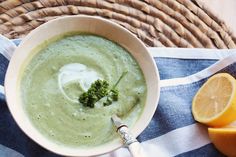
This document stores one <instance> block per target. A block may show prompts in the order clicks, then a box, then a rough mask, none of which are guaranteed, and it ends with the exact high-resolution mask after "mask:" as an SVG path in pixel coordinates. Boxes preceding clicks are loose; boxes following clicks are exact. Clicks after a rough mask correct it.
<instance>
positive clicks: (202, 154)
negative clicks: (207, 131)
mask: <svg viewBox="0 0 236 157" xmlns="http://www.w3.org/2000/svg"><path fill="white" fill-rule="evenodd" d="M183 138H184V137H183ZM193 140H194V139H193ZM176 157H225V156H224V155H223V154H221V153H220V152H219V151H217V150H216V149H215V147H214V146H213V144H208V145H206V146H203V147H201V148H199V149H195V150H193V151H189V152H186V153H183V154H180V155H177V156H176Z"/></svg>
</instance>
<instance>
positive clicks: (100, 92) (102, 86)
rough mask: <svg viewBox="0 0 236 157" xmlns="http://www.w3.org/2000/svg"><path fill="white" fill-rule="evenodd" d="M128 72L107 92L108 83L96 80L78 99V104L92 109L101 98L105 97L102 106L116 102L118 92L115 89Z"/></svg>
mask: <svg viewBox="0 0 236 157" xmlns="http://www.w3.org/2000/svg"><path fill="white" fill-rule="evenodd" d="M127 73H128V72H127V71H126V72H123V73H122V75H121V76H120V78H119V79H118V81H117V82H116V83H115V84H114V85H113V86H112V88H111V89H110V90H109V83H108V82H107V81H106V80H99V79H98V80H96V81H95V82H94V83H92V85H91V86H90V88H89V89H88V91H87V92H84V93H82V94H81V95H80V97H79V102H80V103H81V104H83V105H84V106H85V107H90V108H94V105H95V103H96V102H98V101H99V100H100V99H102V98H103V97H106V101H105V102H104V103H103V105H104V106H108V105H111V104H112V102H113V101H118V97H119V91H118V90H117V89H116V87H117V85H118V84H119V82H120V80H121V79H122V78H123V77H124V76H125V75H126V74H127Z"/></svg>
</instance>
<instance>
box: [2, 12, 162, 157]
mask: <svg viewBox="0 0 236 157" xmlns="http://www.w3.org/2000/svg"><path fill="white" fill-rule="evenodd" d="M73 31H79V32H89V33H93V34H96V35H99V36H102V37H105V38H108V39H110V40H112V41H115V42H117V43H119V44H120V45H121V46H123V47H124V48H126V49H127V50H128V51H129V52H130V53H131V55H132V56H133V57H134V58H135V59H136V61H137V62H138V63H139V65H140V67H141V69H142V71H143V73H144V77H145V79H146V83H147V99H146V104H145V107H144V110H143V112H142V114H141V116H140V118H139V119H138V121H137V122H136V124H135V125H134V127H133V128H130V129H131V132H132V133H133V135H134V136H138V135H139V134H140V133H141V132H142V131H143V130H144V129H145V128H146V127H147V125H148V123H149V122H150V120H151V118H152V116H153V114H154V112H155V110H156V107H157V104H158V100H159V95H160V86H159V82H160V81H159V73H158V70H157V67H156V65H155V62H154V60H153V58H152V57H151V55H150V54H149V53H148V50H147V48H146V47H145V45H144V44H143V43H142V42H141V41H140V40H139V39H138V38H137V37H135V36H134V35H133V34H131V33H130V32H129V31H127V30H126V29H124V28H123V27H121V26H119V25H117V24H115V23H113V22H110V21H108V20H105V19H102V18H99V17H91V16H67V17H62V18H58V19H56V20H52V21H50V22H47V23H45V24H43V25H41V26H39V27H38V28H36V29H35V30H33V31H32V32H31V33H29V34H28V35H27V36H26V37H25V38H24V39H23V41H22V42H21V44H20V45H19V46H18V47H17V48H16V50H15V52H14V54H13V56H12V58H11V61H10V63H9V66H8V69H7V73H6V78H5V93H6V100H7V104H8V107H9V109H10V112H11V114H12V115H13V117H14V119H15V121H16V122H17V124H18V125H19V127H20V128H21V129H22V130H23V131H24V132H25V134H27V135H28V136H29V137H30V138H31V139H32V140H34V141H35V142H37V143H38V144H39V145H41V146H42V147H44V148H46V149H48V150H50V151H52V152H54V153H57V154H60V155H65V156H93V155H98V154H104V153H107V152H110V151H112V150H115V149H117V148H119V147H121V146H122V142H121V140H119V139H115V140H113V141H111V142H109V143H106V144H103V145H99V146H97V147H93V148H91V149H89V148H87V149H82V148H76V149H75V148H70V147H66V146H62V145H58V144H56V143H54V142H53V141H51V140H48V139H47V138H46V137H45V136H43V135H42V134H41V133H40V132H39V131H38V130H37V129H36V128H35V127H34V126H33V125H32V123H31V122H30V120H29V118H28V117H27V114H26V112H25V111H24V108H23V105H24V104H22V100H21V96H20V88H19V87H20V76H21V75H20V73H22V71H23V68H24V66H23V65H24V62H25V61H26V59H27V58H28V57H29V55H30V54H31V52H32V49H34V48H35V47H36V46H37V45H39V44H41V43H42V42H44V41H45V40H47V39H50V38H52V37H54V36H57V35H59V34H64V33H66V32H73Z"/></svg>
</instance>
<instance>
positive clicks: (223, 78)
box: [192, 73, 236, 127]
mask: <svg viewBox="0 0 236 157" xmlns="http://www.w3.org/2000/svg"><path fill="white" fill-rule="evenodd" d="M192 113H193V116H194V118H195V120H196V121H198V122H201V123H203V124H206V125H209V126H213V127H220V126H224V125H227V124H229V123H231V122H232V121H234V120H236V80H235V79H234V77H232V76H231V75H229V74H227V73H219V74H216V75H214V76H212V77H211V78H210V79H208V80H207V81H206V82H205V83H204V85H203V86H202V87H201V88H200V89H199V91H198V92H197V94H196V95H195V97H194V98H193V102H192Z"/></svg>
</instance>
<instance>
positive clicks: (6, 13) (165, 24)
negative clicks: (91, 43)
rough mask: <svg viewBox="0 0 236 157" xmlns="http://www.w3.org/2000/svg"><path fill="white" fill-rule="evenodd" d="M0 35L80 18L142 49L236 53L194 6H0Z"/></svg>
mask: <svg viewBox="0 0 236 157" xmlns="http://www.w3.org/2000/svg"><path fill="white" fill-rule="evenodd" d="M0 2H1V3H0V33H1V34H3V35H5V36H6V37H8V38H19V37H24V36H25V35H26V34H27V33H29V32H30V31H31V30H32V29H34V28H36V27H38V26H39V25H41V24H43V23H44V22H46V21H49V20H51V19H55V18H57V17H59V16H65V15H78V14H86V15H91V16H101V17H103V18H107V19H110V20H112V21H114V22H116V23H118V24H120V25H122V26H124V27H125V28H127V29H128V30H130V31H131V32H132V33H134V34H135V35H137V36H138V37H139V38H140V39H141V40H142V41H143V42H144V43H145V44H146V45H147V46H159V47H161V46H166V47H205V48H236V39H235V37H233V35H232V33H230V31H229V29H228V28H227V27H226V26H225V24H224V23H223V22H222V21H220V20H219V19H218V18H217V17H215V16H214V15H213V14H212V13H211V12H209V11H208V10H207V9H206V8H204V7H203V6H202V5H201V3H200V2H199V1H198V0H192V1H190V0H142V1H139V0H39V1H30V0H7V1H1V0H0Z"/></svg>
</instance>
